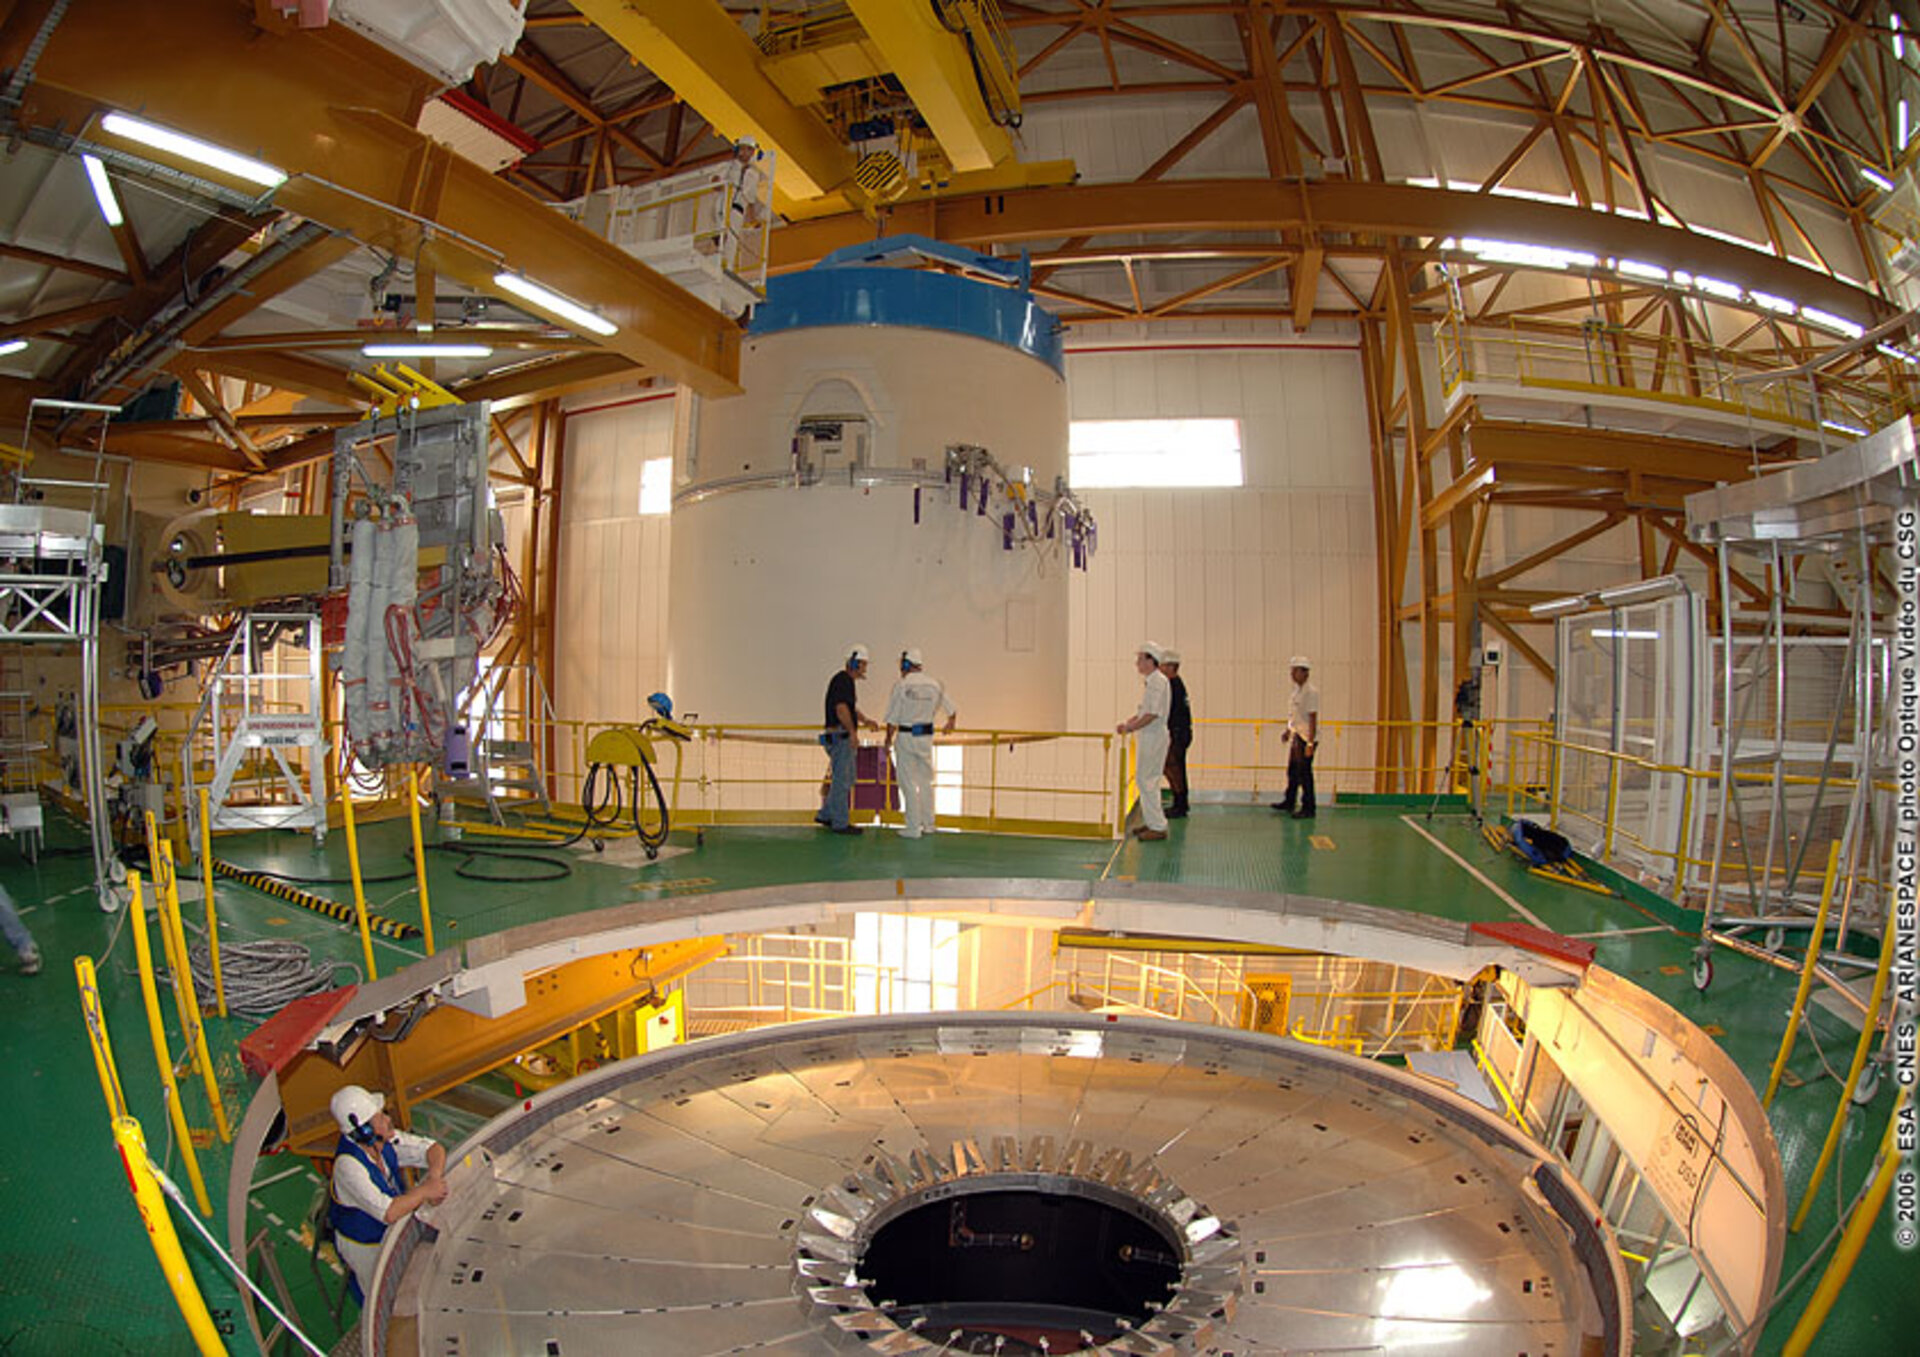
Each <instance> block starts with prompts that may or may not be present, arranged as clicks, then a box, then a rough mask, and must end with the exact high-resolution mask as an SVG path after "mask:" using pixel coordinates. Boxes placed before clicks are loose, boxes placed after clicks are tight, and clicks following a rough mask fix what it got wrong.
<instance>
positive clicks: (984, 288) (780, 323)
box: [747, 235, 1065, 373]
mask: <svg viewBox="0 0 1920 1357" xmlns="http://www.w3.org/2000/svg"><path fill="white" fill-rule="evenodd" d="M924 263H933V264H938V265H942V266H944V267H946V268H954V269H959V270H960V273H959V274H953V273H941V272H937V271H935V270H932V269H925V268H920V267H918V266H919V265H921V264H924ZM1031 277H1032V266H1031V265H1030V264H1029V263H1028V261H1027V258H1026V255H1025V254H1024V253H1022V255H1021V257H1020V258H1019V259H1017V260H1014V259H995V258H994V257H993V256H992V255H985V254H976V253H975V252H974V251H972V250H966V249H962V248H960V247H959V246H957V245H947V244H944V243H942V242H940V241H937V240H929V239H928V238H927V237H925V236H913V235H905V236H888V237H886V238H885V239H882V240H875V241H871V242H868V243H866V244H861V245H848V246H846V247H844V248H842V249H838V250H835V251H834V252H833V253H832V254H829V255H827V256H826V257H825V258H823V259H822V260H821V261H820V262H819V263H817V264H815V265H814V266H813V267H812V268H810V269H808V270H807V271H806V272H804V273H788V274H782V275H781V276H780V277H778V278H770V279H768V280H767V299H766V300H765V301H764V302H762V303H760V305H759V306H757V307H756V308H754V313H753V322H752V324H750V325H749V326H748V327H747V333H749V334H754V335H770V334H778V333H779V332H780V331H782V330H807V329H813V328H816V327H818V326H822V325H897V326H903V327H905V328H908V329H917V330H945V331H947V332H948V333H949V334H957V335H971V336H973V337H974V338H975V339H985V340H988V341H990V342H992V343H995V344H1004V345H1005V346H1006V347H1008V348H1010V349H1018V350H1019V351H1020V352H1022V353H1025V354H1029V355H1031V356H1032V357H1034V358H1038V359H1039V360H1040V361H1041V362H1043V363H1045V364H1047V366H1049V367H1051V368H1052V369H1053V370H1054V371H1055V372H1060V373H1064V372H1065V360H1064V358H1063V356H1062V355H1063V340H1062V337H1061V330H1060V322H1059V321H1058V320H1057V319H1056V318H1055V317H1054V316H1053V314H1052V313H1051V312H1049V311H1047V310H1046V308H1044V307H1042V306H1041V305H1040V304H1039V303H1038V302H1036V301H1035V300H1034V297H1033V293H1032V292H1030V291H1028V286H1029V282H1030V280H1031Z"/></svg>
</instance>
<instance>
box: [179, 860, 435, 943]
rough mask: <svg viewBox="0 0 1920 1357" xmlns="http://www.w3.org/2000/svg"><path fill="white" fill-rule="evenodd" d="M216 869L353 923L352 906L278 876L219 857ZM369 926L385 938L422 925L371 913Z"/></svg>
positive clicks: (415, 931) (407, 934)
mask: <svg viewBox="0 0 1920 1357" xmlns="http://www.w3.org/2000/svg"><path fill="white" fill-rule="evenodd" d="M213 870H214V871H216V872H218V873H219V874H220V875H221V876H225V877H231V878H232V879H233V880H235V881H238V882H240V883H241V884H242V885H246V886H251V887H253V888H254V889H255V890H257V891H265V892H266V893H267V894H268V895H273V896H278V897H279V898H280V899H282V900H285V901H287V902H288V903H289V904H294V905H298V906H300V908H302V909H310V910H312V911H313V912H314V913H315V914H324V915H326V916H327V917H328V918H329V919H337V920H338V921H339V922H341V923H343V924H350V923H352V922H353V906H352V905H343V904H341V903H340V902H339V901H338V900H329V899H327V898H326V897H324V896H320V895H315V894H314V893H313V892H312V891H303V890H301V889H300V888H299V887H298V886H294V885H290V884H289V883H287V882H285V881H281V880H280V879H278V878H277V877H271V876H267V875H266V874H265V873H263V872H250V871H247V870H246V869H245V868H244V867H236V866H234V865H233V864H232V863H231V862H222V861H221V860H220V859H219V858H215V859H214V860H213ZM367 927H368V928H369V929H370V930H372V931H373V932H375V933H378V934H379V935H380V936H381V937H383V938H417V937H419V936H420V927H419V925H418V924H409V923H401V922H400V921H399V920H397V919H389V918H387V917H386V916H385V915H383V914H375V913H373V912H371V911H369V912H368V914H367Z"/></svg>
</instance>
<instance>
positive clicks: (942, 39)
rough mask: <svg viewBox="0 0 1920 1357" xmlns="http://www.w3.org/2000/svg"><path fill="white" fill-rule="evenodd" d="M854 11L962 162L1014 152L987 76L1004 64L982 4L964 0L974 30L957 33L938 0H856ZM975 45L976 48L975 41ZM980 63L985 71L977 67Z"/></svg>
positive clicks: (979, 164) (970, 164)
mask: <svg viewBox="0 0 1920 1357" xmlns="http://www.w3.org/2000/svg"><path fill="white" fill-rule="evenodd" d="M850 3H851V5H852V8H853V14H854V17H855V18H857V19H858V20H859V21H860V26H861V27H862V28H864V29H866V30H867V35H868V36H869V37H871V38H872V39H873V40H874V42H875V43H877V44H878V45H879V47H880V51H881V52H882V54H883V55H884V56H885V57H886V59H887V62H888V64H889V65H890V66H891V67H892V68H893V73H894V75H896V76H897V77H899V80H900V83H901V84H902V85H903V86H905V88H906V91H907V94H908V95H909V96H910V97H911V98H912V99H913V106H914V107H915V108H916V109H918V110H919V111H920V116H921V117H923V118H925V119H926V120H927V127H928V129H929V130H930V131H931V132H932V133H933V136H934V140H936V141H938V142H939V143H940V149H941V150H943V151H945V152H946V153H947V159H949V160H951V161H952V162H953V167H954V169H956V170H963V171H964V170H987V169H992V168H993V167H994V166H995V165H998V164H999V163H1000V162H1001V161H1003V160H1006V159H1008V158H1009V157H1011V156H1012V155H1013V141H1012V139H1011V138H1010V137H1008V136H1007V129H1006V128H1004V127H1002V126H1001V125H1000V124H999V123H998V122H996V121H994V117H993V112H992V110H991V109H989V108H988V107H987V100H986V98H985V96H984V95H983V94H982V92H981V88H980V84H981V79H982V78H983V76H984V73H985V71H986V70H987V69H989V63H991V65H992V66H993V67H998V66H999V65H1000V64H1001V63H1000V62H999V58H998V54H997V52H996V51H994V48H993V44H992V43H991V41H988V40H987V38H986V34H985V33H984V32H980V33H977V34H976V33H974V32H972V31H971V29H972V28H973V27H974V26H975V25H980V26H981V27H982V28H984V21H983V20H982V19H981V16H980V15H979V11H978V6H977V5H974V4H972V3H970V0H969V3H964V4H962V5H958V6H955V10H956V12H967V11H971V13H970V14H968V20H969V22H968V28H969V30H970V31H965V32H960V33H955V32H952V31H950V30H949V29H948V28H947V26H946V24H944V23H942V22H941V19H940V11H939V10H938V9H936V7H935V6H933V5H930V4H919V5H903V4H901V3H900V0H850ZM970 42H971V44H972V45H973V49H974V50H973V54H971V55H970V54H969V51H968V45H969V43H970ZM976 71H979V72H981V74H980V75H976Z"/></svg>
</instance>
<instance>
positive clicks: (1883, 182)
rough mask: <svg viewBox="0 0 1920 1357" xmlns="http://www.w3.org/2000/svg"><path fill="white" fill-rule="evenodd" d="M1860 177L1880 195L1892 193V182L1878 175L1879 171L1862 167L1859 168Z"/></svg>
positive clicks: (1870, 167) (1869, 166) (1869, 167)
mask: <svg viewBox="0 0 1920 1357" xmlns="http://www.w3.org/2000/svg"><path fill="white" fill-rule="evenodd" d="M1860 177H1861V178H1862V179H1864V180H1866V181H1867V182H1868V183H1869V184H1872V185H1873V186H1874V187H1875V188H1877V189H1879V190H1880V191H1881V192H1882V193H1891V192H1893V180H1891V179H1889V178H1887V176H1886V175H1884V174H1882V173H1880V171H1878V170H1876V169H1875V168H1874V167H1873V166H1871V165H1862V166H1861V167H1860Z"/></svg>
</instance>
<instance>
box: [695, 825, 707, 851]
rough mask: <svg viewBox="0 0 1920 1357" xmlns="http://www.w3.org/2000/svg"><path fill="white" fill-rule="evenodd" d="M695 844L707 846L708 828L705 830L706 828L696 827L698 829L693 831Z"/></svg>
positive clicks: (697, 846) (699, 846)
mask: <svg viewBox="0 0 1920 1357" xmlns="http://www.w3.org/2000/svg"><path fill="white" fill-rule="evenodd" d="M693 846H694V847H695V848H705V847H706V846H707V831H706V830H704V829H696V830H694V831H693Z"/></svg>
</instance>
